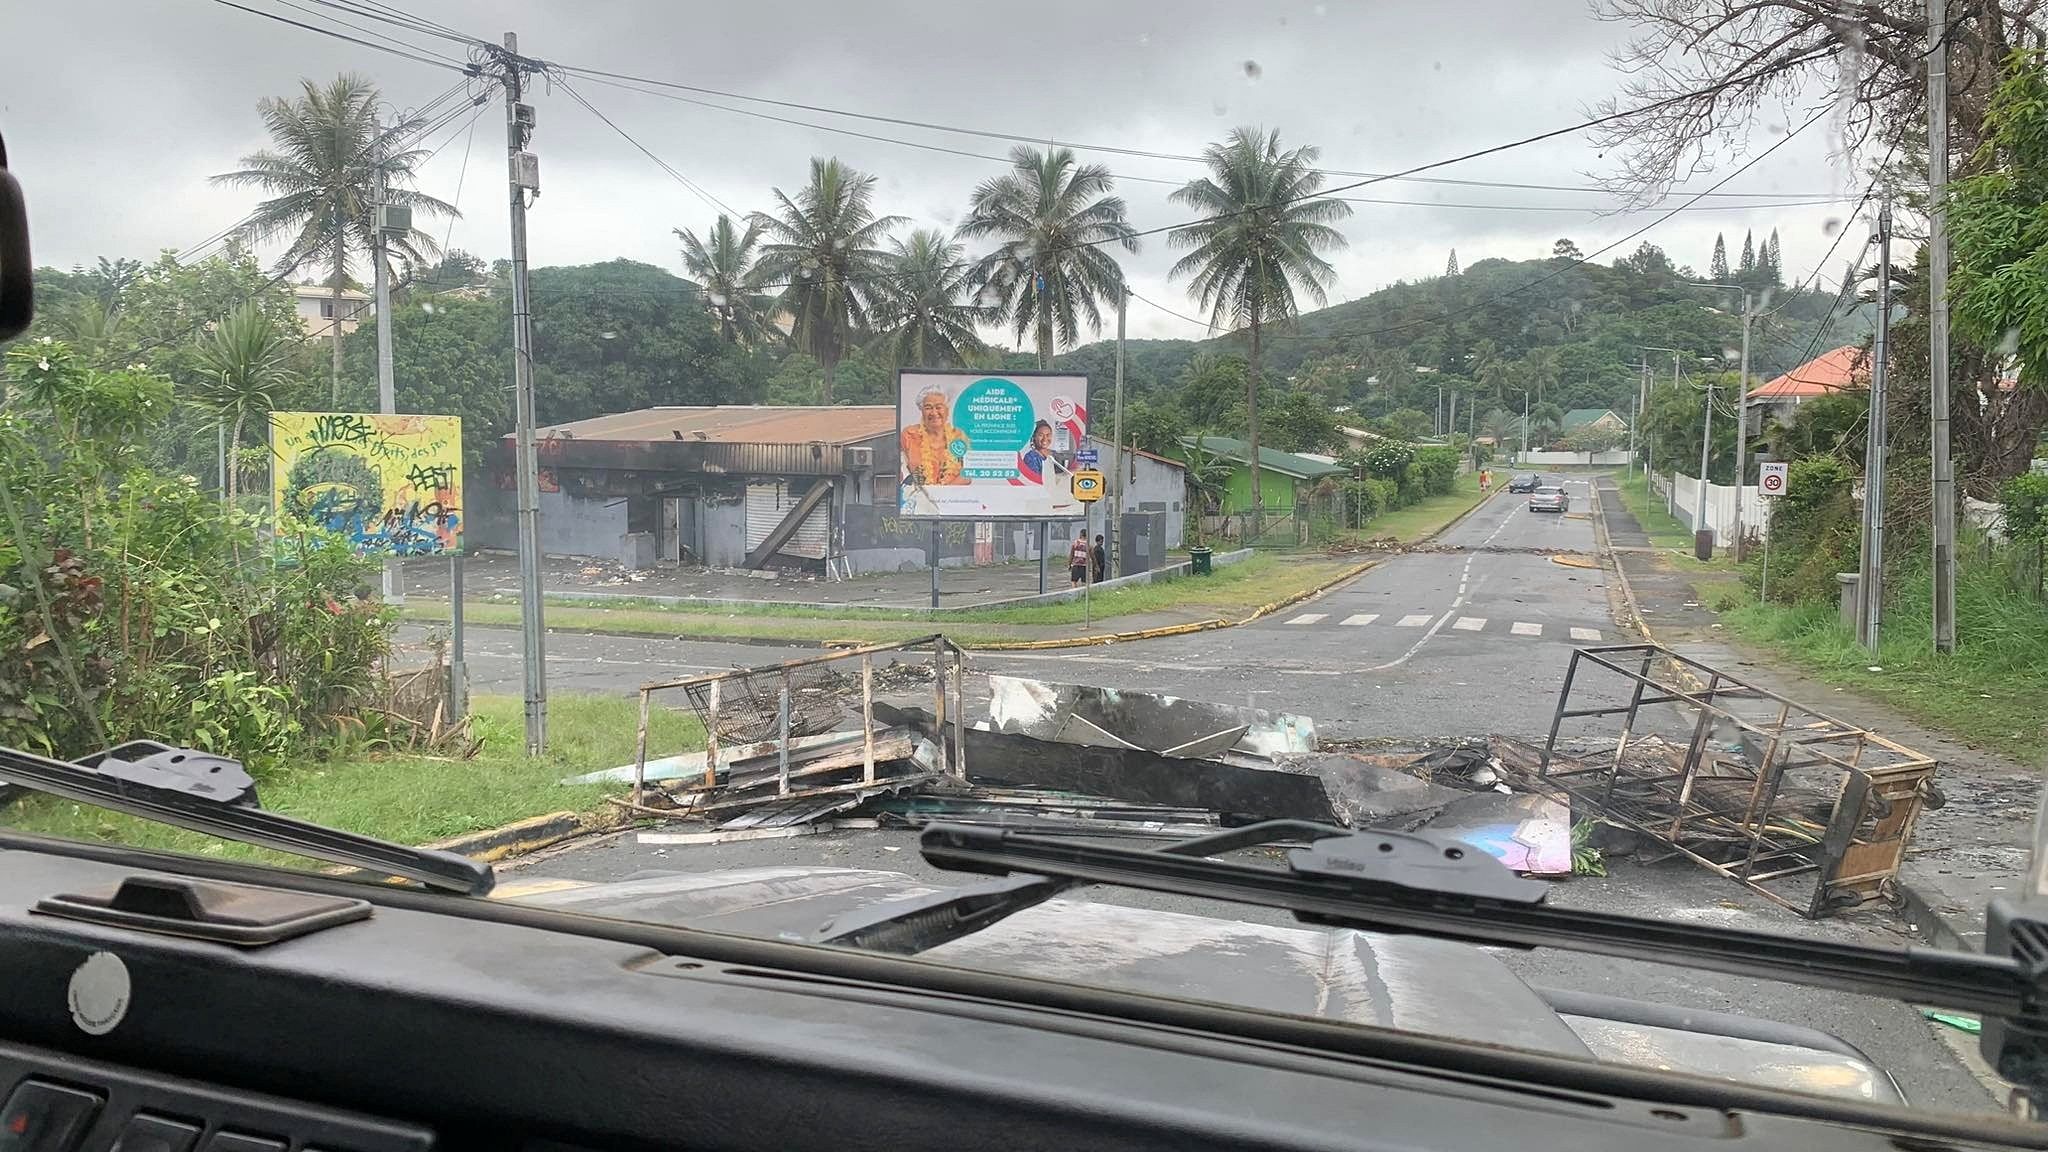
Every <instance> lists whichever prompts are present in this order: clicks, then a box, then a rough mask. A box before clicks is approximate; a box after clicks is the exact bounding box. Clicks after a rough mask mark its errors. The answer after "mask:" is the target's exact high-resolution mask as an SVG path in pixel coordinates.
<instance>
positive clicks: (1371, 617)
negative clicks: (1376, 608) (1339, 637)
mask: <svg viewBox="0 0 2048 1152" xmlns="http://www.w3.org/2000/svg"><path fill="white" fill-rule="evenodd" d="M1379 618H1380V614H1379V613H1377V612H1360V613H1358V614H1356V615H1353V616H1346V617H1345V618H1343V619H1342V620H1339V621H1337V623H1339V624H1349V625H1351V626H1353V627H1361V626H1363V625H1366V624H1370V623H1372V622H1373V621H1375V620H1377V619H1379Z"/></svg>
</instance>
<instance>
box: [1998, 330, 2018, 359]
mask: <svg viewBox="0 0 2048 1152" xmlns="http://www.w3.org/2000/svg"><path fill="white" fill-rule="evenodd" d="M1993 351H1995V352H1997V353H1998V354H1999V355H2000V356H2017V355H2019V351H2020V330H2019V329H2017V328H2007V329H2006V330H2005V335H2003V336H2000V337H1999V338H1998V347H1997V348H1995V349H1993Z"/></svg>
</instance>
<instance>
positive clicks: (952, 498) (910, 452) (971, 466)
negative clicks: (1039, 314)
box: [896, 368, 1088, 521]
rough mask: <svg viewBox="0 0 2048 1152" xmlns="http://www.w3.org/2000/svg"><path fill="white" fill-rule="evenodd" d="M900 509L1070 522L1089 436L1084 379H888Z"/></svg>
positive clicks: (916, 373) (915, 513)
mask: <svg viewBox="0 0 2048 1152" xmlns="http://www.w3.org/2000/svg"><path fill="white" fill-rule="evenodd" d="M896 425H897V427H898V429H899V430H900V431H899V446H900V447H901V449H902V453H903V475H902V479H901V484H900V487H899V489H898V497H899V499H898V505H897V508H898V511H899V512H900V513H901V514H902V515H904V516H911V517H917V518H939V519H947V520H977V521H979V520H1002V519H1029V520H1069V519H1078V518H1080V517H1081V516H1082V515H1084V514H1085V510H1084V509H1083V508H1082V507H1081V502H1080V501H1079V500H1076V499H1075V498H1074V492H1073V485H1072V483H1071V477H1072V475H1073V471H1074V468H1075V465H1076V463H1077V461H1076V455H1077V454H1078V453H1079V452H1081V451H1082V450H1083V441H1084V440H1085V438H1086V437H1087V435H1088V377H1086V376H1078V375H1072V374H1069V373H1063V372H1003V373H985V372H927V371H923V370H921V369H909V368H906V369H903V370H902V371H900V372H899V373H898V374H897V377H896Z"/></svg>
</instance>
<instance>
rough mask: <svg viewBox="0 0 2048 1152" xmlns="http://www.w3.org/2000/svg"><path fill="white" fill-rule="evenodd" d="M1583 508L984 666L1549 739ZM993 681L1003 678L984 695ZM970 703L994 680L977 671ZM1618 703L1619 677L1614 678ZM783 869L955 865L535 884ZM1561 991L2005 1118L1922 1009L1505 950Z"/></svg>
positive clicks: (1783, 918) (1696, 913)
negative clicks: (1829, 1042) (1285, 601)
mask: <svg viewBox="0 0 2048 1152" xmlns="http://www.w3.org/2000/svg"><path fill="white" fill-rule="evenodd" d="M1567 490H1568V492H1569V493H1570V495H1571V497H1572V506H1573V510H1574V511H1573V513H1572V514H1570V515H1566V516H1557V515H1552V514H1544V513H1532V512H1530V511H1528V509H1527V501H1526V499H1523V498H1519V497H1514V496H1508V495H1505V494H1502V495H1496V496H1495V497H1494V498H1493V499H1492V500H1490V501H1488V502H1487V503H1485V504H1483V505H1481V506H1480V507H1479V508H1478V509H1477V510H1475V511H1474V512H1473V513H1472V514H1471V515H1470V516H1468V517H1466V519H1465V520H1464V521H1463V522H1461V523H1460V524H1459V525H1457V526H1456V527H1455V528H1453V529H1452V530H1451V531H1450V532H1448V533H1446V534H1445V536H1444V537H1443V538H1442V539H1441V540H1440V541H1439V546H1440V547H1441V548H1442V549H1443V550H1440V551H1427V552H1417V553H1412V554H1407V555H1401V556H1395V557H1391V558H1389V559H1388V560H1386V561H1385V562H1384V563H1382V564H1380V565H1379V566H1378V567H1376V568H1374V569H1373V570H1372V571H1370V572H1368V573H1366V574H1364V575H1363V576H1361V577H1359V578H1358V579H1356V580H1353V581H1351V582H1350V583H1348V584H1346V585H1344V586H1342V587H1340V588H1338V589H1335V590H1333V591H1332V592H1330V593H1329V594H1327V595H1325V596H1323V597H1321V598H1319V599H1317V600H1315V601H1311V602H1308V603H1305V604H1303V605H1301V606H1299V607H1298V608H1296V609H1295V610H1293V611H1290V612H1284V613H1280V614H1278V615H1276V616H1274V617H1272V618H1269V619H1267V620H1263V621H1260V622H1258V623H1256V624H1253V625H1250V626H1247V627H1243V628H1236V629H1229V630H1225V631H1220V632H1211V633H1199V634H1195V635H1190V636H1178V637H1168V638H1163V639H1159V640H1152V641H1143V642H1136V643H1129V644H1119V645H1115V646H1112V647H1104V648H1089V649H1079V650H1072V651H1066V652H1048V653H1005V654H998V653H990V654H986V655H977V656H976V657H975V659H974V666H975V667H976V668H978V669H981V670H986V671H997V672H1009V673H1017V674H1022V675H1031V676H1038V677H1042V678H1046V679H1055V680H1065V681H1071V682H1079V683H1089V684H1101V685H1107V686H1113V687H1122V688H1133V689H1144V690H1150V691H1158V692H1169V693H1175V694H1179V695H1185V696H1189V697H1194V698H1197V699H1206V700H1216V701H1225V702H1232V703H1235V702H1240V701H1250V702H1253V703H1256V704H1258V705H1260V706H1266V707H1278V708H1283V709H1286V710H1288V711H1294V712H1300V713H1304V714H1307V715H1309V716H1312V717H1314V718H1315V719H1316V721H1317V725H1318V729H1319V730H1320V731H1321V732H1322V733H1323V734H1324V735H1325V736H1330V737H1337V738H1361V739H1364V738H1384V739H1394V740H1400V739H1407V738H1442V737H1445V736H1454V735H1480V734H1484V733H1487V732H1497V733H1508V734H1517V735H1534V736H1540V735H1541V734H1543V733H1544V732H1545V731H1547V729H1548V726H1549V723H1550V716H1551V712H1552V710H1553V708H1554V706H1555V700H1556V694H1557V690H1558V684H1559V681H1560V679H1561V677H1562V675H1563V672H1564V669H1565V665H1566V662H1567V659H1568V655H1569V652H1570V650H1571V649H1572V647H1573V646H1575V645H1583V644H1587V643H1593V642H1599V641H1603V640H1604V641H1611V642H1619V641H1622V640H1624V639H1626V636H1625V635H1624V633H1623V632H1622V631H1621V630H1620V629H1619V627H1618V626H1617V625H1616V623H1615V620H1614V617H1613V615H1612V610H1611V608H1610V604H1609V598H1608V589H1607V587H1606V582H1605V578H1604V576H1603V573H1602V572H1601V570H1600V569H1599V568H1598V567H1580V566H1575V563H1583V560H1577V561H1575V563H1560V562H1559V560H1558V559H1553V557H1560V558H1563V559H1565V560H1574V558H1575V557H1578V556H1583V555H1588V554H1591V553H1593V552H1594V551H1595V548H1596V543H1597V542H1596V537H1595V533H1594V527H1593V521H1592V520H1591V519H1590V518H1587V517H1586V516H1585V514H1584V513H1585V511H1586V510H1587V509H1588V507H1589V505H1590V502H1591V491H1590V486H1589V485H1588V484H1587V483H1586V482H1585V481H1584V480H1578V479H1575V480H1571V481H1568V482H1567ZM472 636H473V637H474V639H473V641H472V644H471V651H470V659H471V662H472V667H473V675H474V677H475V680H476V684H477V687H478V688H479V689H480V690H488V691H511V692H517V691H518V690H519V663H518V655H519V650H518V636H517V634H516V633H514V632H509V631H498V630H482V629H479V630H476V631H474V632H473V633H472ZM549 645H550V648H549V651H550V659H549V665H550V667H549V674H550V679H551V683H552V685H553V687H554V690H556V691H598V692H618V691H631V690H633V689H634V688H635V687H636V686H637V685H639V684H640V683H642V682H644V681H646V680H649V679H659V678H666V677H671V676H676V675H682V674H688V673H692V672H702V671H709V670H716V669H722V668H728V667H732V666H734V665H751V664H761V663H768V662H772V661H775V660H779V659H786V658H788V657H790V656H792V655H795V654H797V652H796V651H794V650H789V649H778V648H770V647H762V646H756V645H745V644H706V643H683V642H677V641H663V640H646V639H632V638H623V637H591V636H576V635H555V636H552V637H550V640H549ZM977 682H981V686H980V687H979V690H978V691H977V690H976V684H977ZM969 687H970V692H969V695H970V698H972V697H975V696H977V695H979V696H983V697H985V695H986V686H985V681H983V678H981V677H970V685H969ZM1593 692H1594V694H1595V695H1596V696H1599V697H1602V698H1614V697H1618V696H1619V685H1606V686H1602V685H1594V686H1593ZM770 863H783V864H787V863H802V864H813V865H827V866H840V867H881V868H888V869H891V870H896V871H903V872H909V873H912V874H917V875H927V876H930V875H937V873H936V872H935V871H934V870H933V869H931V868H930V867H929V866H927V865H926V864H924V862H923V861H922V860H921V859H919V858H918V857H917V854H916V849H915V847H914V841H913V840H912V838H911V837H909V836H908V835H906V834H899V833H887V832H869V833H846V834H831V835H826V836H818V837H811V838H805V839H797V840H781V841H766V842H755V843H748V844H736V845H723V846H717V847H708V846H699V847H690V848H660V847H654V846H643V845H640V844H638V843H637V842H635V841H634V839H633V837H632V836H630V835H626V836H620V837H614V838H612V839H609V840H606V841H602V842H599V843H597V844H593V845H586V846H581V847H578V848H575V849H573V850H570V851H567V852H564V853H560V854H557V855H554V856H550V857H546V858H543V859H540V860H537V861H534V862H533V863H531V864H530V865H529V866H528V871H529V872H530V874H535V875H540V876H550V877H568V878H576V879H587V880H606V879H618V878H622V877H625V876H629V875H632V874H634V873H637V872H643V871H650V870H663V871H668V870H684V871H710V870H717V869H724V868H733V867H744V866H748V865H756V864H770ZM1554 891H1555V895H1554V896H1553V899H1555V900H1557V901H1558V902H1559V903H1562V904H1568V905H1573V906H1579V907H1591V908H1600V909H1604V910H1609V911H1624V912H1630V913H1634V914H1638V915H1651V916H1656V917H1660V918H1667V919H1685V920H1693V921H1704V922H1709V923H1725V924H1729V925H1740V926H1743V927H1758V928H1767V929H1770V930H1774V931H1781V932H1789V933H1795V934H1807V935H1827V936H1830V937H1834V938H1839V939H1847V940H1854V941H1858V942H1863V943H1873V944H1882V945H1896V944H1899V943H1902V942H1906V938H1904V937H1902V936H1900V935H1899V929H1898V927H1897V925H1896V924H1895V923H1894V922H1893V921H1892V920H1891V919H1890V918H1889V917H1887V916H1884V915H1881V914H1876V913H1871V914H1859V915H1856V916H1850V917H1841V918H1837V919H1834V920H1830V921H1827V922H1823V923H1820V924H1810V923H1807V922H1805V921H1802V920H1800V919H1798V918H1797V917H1795V916H1792V915H1791V914H1789V913H1786V912H1783V911H1782V910H1780V909H1778V908H1776V907H1775V906H1773V905H1770V904H1768V903H1767V902H1765V901H1763V900H1762V899H1761V898H1760V897H1757V896H1755V895H1754V894H1752V893H1750V892H1749V891H1748V890H1746V889H1744V888H1743V887H1741V886H1740V885H1738V884H1735V883H1733V882H1731V881H1726V880H1722V879H1720V878H1718V877H1715V876H1713V875H1711V874H1709V873H1707V872H1705V871H1704V870H1702V869H1699V868H1697V867H1696V866H1694V865H1692V864H1690V863H1687V862H1684V861H1678V862H1672V863H1666V864H1661V865H1657V866H1643V865H1639V864H1636V863H1635V862H1633V861H1628V860H1624V861H1618V862H1616V865H1615V868H1614V871H1613V874H1612V875H1611V876H1609V877H1608V878H1606V879H1604V880H1586V881H1579V882H1575V883H1571V884H1565V885H1560V886H1558V887H1557V888H1556V889H1555V890H1554ZM1095 895H1096V897H1097V898H1099V899H1109V900H1117V901H1125V902H1129V903H1133V904H1140V905H1145V906H1152V907H1166V908H1174V909H1179V910H1186V911H1200V912H1206V913H1208V914H1212V915H1228V916H1235V917H1244V918H1250V919H1272V918H1273V917H1272V915H1271V914H1268V913H1262V912H1260V911H1258V910H1253V909H1244V908H1237V907H1233V906H1217V905H1211V904H1207V903H1204V902H1198V901H1189V900H1179V899H1175V898H1171V897H1162V896H1155V895H1150V894H1145V893H1132V892H1119V891H1112V890H1100V889H1098V890H1096V891H1095ZM1503 958H1504V960H1505V961H1506V962H1507V963H1508V965H1509V966H1510V967H1511V968H1513V969H1514V970H1515V971H1516V972H1517V973H1518V974H1519V975H1521V976H1523V977H1524V978H1525V979H1529V980H1532V981H1535V982H1539V983H1546V984H1552V985H1558V986H1562V987H1570V988H1578V989H1585V990H1592V991H1600V992H1607V993H1612V994H1616V995H1622V996H1637V997H1640V998H1643V999H1648V1000H1653V1001H1658V1002H1662V1003H1675V1004H1684V1005H1689V1006H1696V1007H1701V1008H1712V1009H1719V1010H1729V1011H1736V1012H1746V1013H1750V1014H1755V1015H1761V1016H1767V1017H1771V1018H1775V1019H1780V1020H1785V1021H1788V1022H1792V1023H1798V1024H1806V1025H1811V1026H1815V1027H1819V1028H1823V1029H1826V1030H1828V1031H1831V1032H1834V1033H1836V1034H1838V1035H1841V1036H1843V1037H1844V1038H1846V1039H1848V1040H1850V1041H1851V1042H1852V1043H1855V1044H1857V1045H1859V1046H1861V1047H1862V1048H1863V1049H1864V1050H1865V1051H1866V1052H1868V1053H1869V1054H1870V1055H1871V1056H1873V1057H1874V1058H1875V1059H1876V1060H1877V1061H1878V1062H1879V1063H1881V1064H1883V1065H1885V1066H1886V1067H1888V1068H1889V1069H1891V1070H1892V1071H1893V1073H1894V1075H1895V1076H1896V1077H1897V1078H1898V1079H1899V1081H1900V1082H1901V1084H1902V1085H1903V1086H1904V1088H1905V1089H1906V1091H1907V1093H1908V1095H1909V1096H1910V1097H1911V1098H1913V1099H1914V1100H1915V1101H1916V1102H1918V1103H1920V1104H1922V1105H1925V1106H1931V1107H1940V1108H1947V1109H1969V1110H1984V1109H1987V1108H1990V1107H1992V1100H1991V1097H1990V1096H1989V1094H1988V1093H1987V1092H1986V1090H1985V1089H1984V1088H1983V1087H1982V1086H1981V1085H1980V1084H1979V1083H1978V1082H1977V1081H1976V1080H1975V1079H1974V1078H1973V1076H1972V1074H1971V1073H1970V1072H1968V1071H1966V1070H1965V1068H1964V1066H1963V1064H1962V1063H1961V1062H1960V1061H1959V1060H1958V1059H1957V1057H1956V1056H1955V1054H1954V1053H1953V1052H1952V1051H1951V1048H1950V1046H1949V1045H1948V1044H1945V1043H1944V1039H1945V1038H1944V1037H1943V1036H1941V1035H1939V1034H1938V1033H1937V1032H1936V1031H1935V1026H1932V1025H1929V1024H1928V1023H1927V1022H1925V1021H1924V1020H1922V1019H1921V1018H1920V1016H1919V1014H1918V1012H1917V1011H1915V1010H1914V1009H1912V1008H1911V1007H1909V1006H1905V1005H1900V1004H1896V1003H1892V1002H1888V1001H1881V1000H1873V999H1869V998H1865V997H1859V996H1848V995H1840V994H1830V993H1826V992H1817V991H1812V990H1807V989H1799V988H1792V987H1789V986H1785V985H1779V984H1772V983H1769V982H1764V981H1756V980H1746V979H1741V978H1737V977H1723V976H1715V975H1710V974H1701V973H1695V972H1691V971H1687V970H1684V969H1678V968H1671V967H1667V966H1662V965H1654V964H1643V963H1630V962H1626V961H1618V960H1611V959H1605V958H1601V957H1592V956H1583V955H1577V954H1573V953H1567V952H1557V951H1538V952H1531V953H1503Z"/></svg>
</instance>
